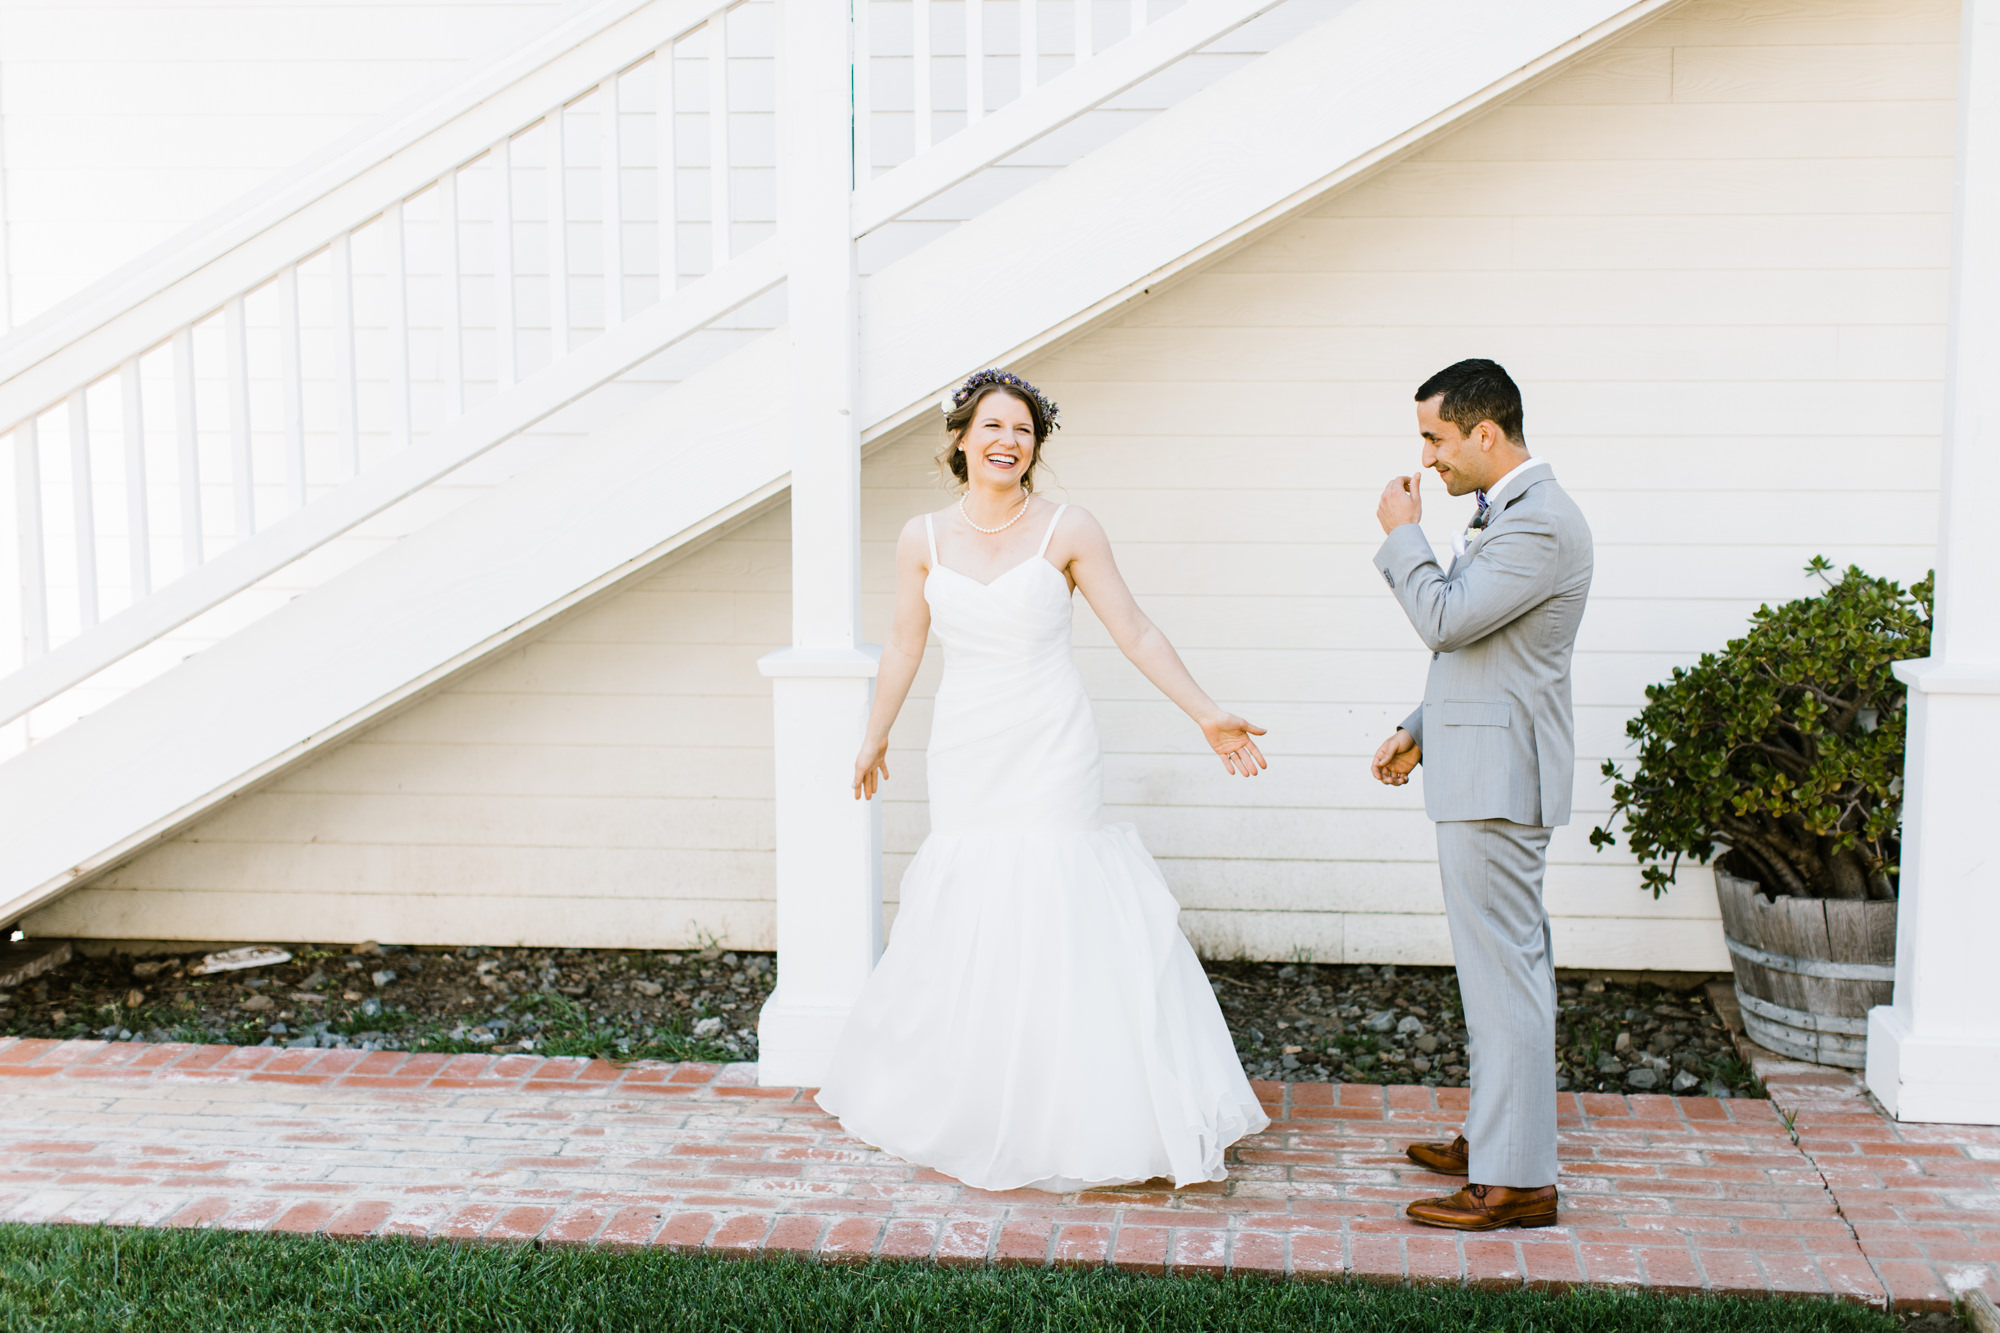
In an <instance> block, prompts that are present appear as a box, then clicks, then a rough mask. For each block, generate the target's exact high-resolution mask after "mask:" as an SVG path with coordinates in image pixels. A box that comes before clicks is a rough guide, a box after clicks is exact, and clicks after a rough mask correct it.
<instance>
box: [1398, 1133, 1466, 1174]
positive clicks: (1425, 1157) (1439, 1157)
mask: <svg viewBox="0 0 2000 1333" xmlns="http://www.w3.org/2000/svg"><path fill="white" fill-rule="evenodd" d="M1403 1152H1404V1153H1405V1154H1406V1155H1407V1156H1408V1157H1409V1159H1410V1160H1411V1161H1413V1162H1415V1163H1416V1164H1417V1165H1418V1166H1420V1167H1422V1168H1423V1169H1424V1170H1426V1171H1435V1172H1437V1173H1438V1174H1439V1175H1441V1176H1462V1175H1465V1174H1466V1173H1467V1172H1468V1171H1470V1170H1471V1169H1472V1168H1471V1165H1470V1162H1471V1152H1472V1150H1471V1149H1470V1148H1468V1147H1466V1146H1465V1135H1463V1134H1461V1135H1459V1136H1458V1137H1457V1138H1455V1139H1453V1140H1452V1141H1451V1142H1450V1143H1412V1144H1411V1145H1410V1146H1409V1147H1407V1148H1405V1149H1403Z"/></svg>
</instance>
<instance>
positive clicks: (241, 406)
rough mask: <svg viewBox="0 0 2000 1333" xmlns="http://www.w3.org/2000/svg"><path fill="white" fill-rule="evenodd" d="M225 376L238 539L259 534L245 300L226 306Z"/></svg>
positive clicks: (232, 491)
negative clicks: (227, 392) (252, 445)
mask: <svg viewBox="0 0 2000 1333" xmlns="http://www.w3.org/2000/svg"><path fill="white" fill-rule="evenodd" d="M222 350H223V359H224V366H223V372H224V377H225V379H226V381H227V383H228V385H229V480H230V487H231V493H232V494H233V495H234V496H235V499H236V540H237V541H239V542H247V541H249V540H250V538H251V537H253V536H255V535H256V532H257V476H256V470H255V467H254V464H255V461H256V460H255V454H254V451H253V450H252V449H251V437H250V334H249V330H248V328H247V326H246V324H245V321H244V316H243V298H242V297H240V296H238V297H234V298H232V299H231V300H230V302H229V304H228V305H225V306H223V307H222Z"/></svg>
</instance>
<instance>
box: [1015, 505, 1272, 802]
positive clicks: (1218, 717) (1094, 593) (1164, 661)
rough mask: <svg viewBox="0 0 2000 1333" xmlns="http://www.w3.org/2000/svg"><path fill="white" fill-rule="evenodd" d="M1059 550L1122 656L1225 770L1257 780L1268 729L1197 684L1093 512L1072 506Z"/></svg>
mask: <svg viewBox="0 0 2000 1333" xmlns="http://www.w3.org/2000/svg"><path fill="white" fill-rule="evenodd" d="M1054 546H1055V547H1056V549H1053V550H1051V551H1050V552H1049V554H1050V557H1051V558H1052V559H1056V560H1057V561H1058V562H1062V561H1064V560H1065V559H1066V561H1067V563H1065V564H1064V565H1063V567H1064V568H1065V569H1066V570H1067V572H1068V573H1069V576H1070V577H1071V578H1073V579H1075V580H1076V586H1077V587H1078V588H1080V589H1081V590H1082V591H1083V595H1084V597H1085V599H1086V600H1088V601H1089V603H1090V609H1091V610H1093V611H1095V612H1096V613H1097V618H1098V619H1099V620H1100V621H1102V622H1103V623H1104V628H1105V629H1107V630H1109V631H1110V632H1111V641H1112V642H1113V643H1115V644H1117V645H1118V651H1120V652H1122V653H1124V654H1125V656H1126V657H1127V658H1129V659H1130V660H1131V662H1132V665H1133V666H1136V667H1138V668H1139V670H1140V671H1141V672H1142V673H1143V674H1144V675H1145V677H1146V679H1147V680H1150V681H1152V682H1153V684H1154V686H1155V687H1156V688H1157V689H1158V690H1159V691H1160V693H1162V694H1164V695H1166V696H1167V698H1169V699H1171V700H1173V701H1174V703H1176V704H1178V705H1179V706H1180V709H1181V711H1182V712H1184V713H1186V714H1187V715H1188V716H1189V717H1191V718H1193V719H1194V720H1195V724H1196V725H1197V726H1199V727H1200V728H1201V734H1202V736H1203V738H1204V739H1206V740H1207V741H1208V744H1209V748H1210V749H1212V750H1214V751H1215V752H1216V753H1217V754H1218V755H1221V756H1222V766H1223V767H1224V768H1226V769H1228V770H1229V771H1230V772H1231V773H1240V774H1242V775H1243V776H1244V777H1246V778H1254V777H1256V776H1257V772H1258V770H1259V769H1262V768H1265V767H1267V764H1266V761H1265V759H1264V752H1263V751H1261V750H1259V749H1258V748H1257V742H1256V741H1255V740H1253V739H1252V737H1256V736H1262V735H1263V734H1264V729H1263V728H1262V727H1257V726H1252V725H1251V724H1250V723H1249V722H1246V721H1245V720H1244V719H1242V718H1240V717H1238V716H1236V715H1235V714H1234V713H1231V712H1228V711H1226V710H1224V709H1223V708H1222V707H1221V706H1220V705H1219V704H1217V703H1216V702H1215V700H1213V699H1211V698H1209V697H1208V693H1207V691H1205V690H1203V689H1202V688H1201V686H1199V685H1197V684H1196V683H1195V679H1194V676H1193V675H1191V674H1190V673H1189V671H1188V669H1187V664H1186V663H1184V662H1182V661H1181V655H1180V654H1179V653H1177V652H1175V651H1174V646H1173V644H1171V643H1169V642H1167V636H1166V635H1164V634H1162V633H1161V632H1160V627H1159V626H1158V625H1155V624H1154V623H1153V622H1152V621H1151V620H1150V619H1148V618H1147V616H1146V613H1145V612H1144V611H1141V610H1140V609H1139V603H1138V601H1137V600H1136V599H1134V598H1133V596H1132V590H1131V589H1130V588H1128V587H1126V586H1125V576H1124V575H1123V574H1120V573H1119V572H1118V562H1117V561H1116V560H1114V559H1113V558H1112V556H1111V539H1110V538H1109V537H1107V536H1106V535H1105V533H1104V528H1103V527H1102V526H1101V525H1100V524H1099V523H1098V521H1097V519H1096V518H1095V517H1094V516H1093V515H1092V514H1091V513H1090V512H1089V511H1088V510H1085V509H1079V508H1077V507H1076V506H1075V505H1072V506H1070V508H1069V510H1068V512H1067V513H1066V514H1065V515H1064V516H1063V522H1062V528H1061V530H1060V531H1059V532H1058V533H1057V535H1056V540H1055V543H1054Z"/></svg>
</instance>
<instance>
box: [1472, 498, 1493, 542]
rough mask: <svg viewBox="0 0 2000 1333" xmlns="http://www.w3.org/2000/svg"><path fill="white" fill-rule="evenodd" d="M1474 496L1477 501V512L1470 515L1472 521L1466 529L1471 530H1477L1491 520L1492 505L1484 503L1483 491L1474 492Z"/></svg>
mask: <svg viewBox="0 0 2000 1333" xmlns="http://www.w3.org/2000/svg"><path fill="white" fill-rule="evenodd" d="M1474 498H1475V499H1477V500H1478V501H1479V512H1478V513H1476V514H1474V515H1473V516H1472V522H1471V524H1470V525H1469V527H1468V530H1469V531H1472V532H1477V531H1479V530H1480V529H1481V528H1483V527H1485V526H1486V525H1487V524H1488V523H1489V522H1491V521H1492V518H1493V506H1491V505H1489V504H1487V503H1486V492H1485V491H1476V492H1474Z"/></svg>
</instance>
